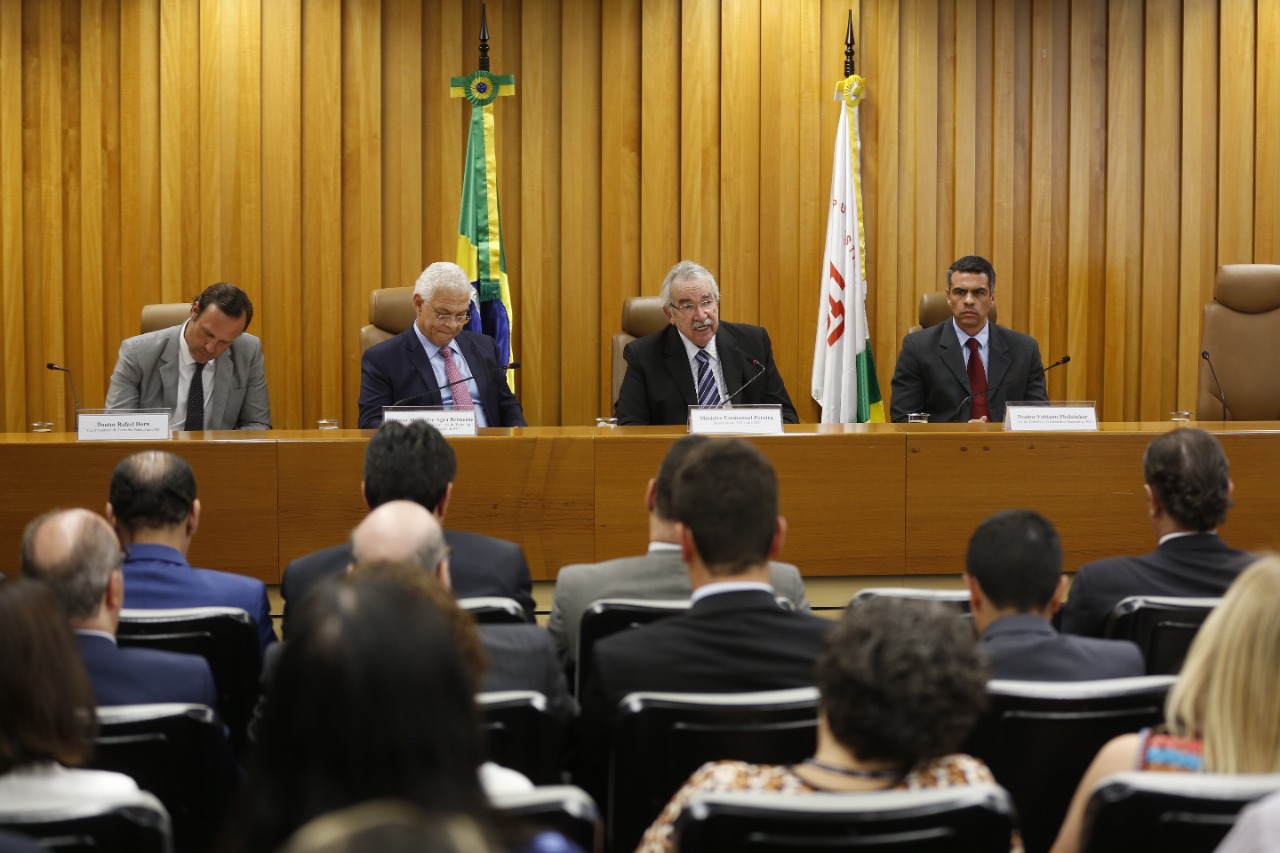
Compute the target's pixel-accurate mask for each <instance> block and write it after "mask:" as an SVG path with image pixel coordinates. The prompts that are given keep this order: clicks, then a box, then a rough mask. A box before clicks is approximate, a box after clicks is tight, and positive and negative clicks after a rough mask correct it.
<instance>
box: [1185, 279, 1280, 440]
mask: <svg viewBox="0 0 1280 853" xmlns="http://www.w3.org/2000/svg"><path fill="white" fill-rule="evenodd" d="M1200 341H1201V344H1202V347H1203V351H1204V352H1207V353H1209V354H1210V357H1211V359H1212V361H1208V360H1205V359H1201V360H1200V362H1199V383H1198V385H1199V391H1198V393H1197V395H1196V418H1197V419H1198V420H1202V421H1211V420H1218V419H1222V420H1233V421H1273V420H1277V419H1280V385H1277V383H1276V382H1275V381H1274V380H1273V379H1271V378H1270V377H1269V374H1268V373H1267V372H1266V371H1265V370H1259V365H1265V364H1272V363H1274V359H1275V357H1276V356H1278V355H1280V266H1277V265H1275V264H1224V265H1223V266H1220V267H1218V275H1217V278H1216V279H1215V280H1214V283H1213V301H1212V302H1210V303H1208V304H1206V305H1205V306H1204V323H1203V326H1202V331H1201V337H1200ZM1211 365H1212V368H1211ZM1214 371H1217V378H1216V379H1215V378H1214ZM1219 382H1221V383H1222V384H1221V388H1219V384H1218V383H1219ZM1220 392H1221V393H1222V394H1223V395H1225V397H1226V400H1225V402H1224V401H1223V400H1222V398H1221V397H1219V393H1220Z"/></svg>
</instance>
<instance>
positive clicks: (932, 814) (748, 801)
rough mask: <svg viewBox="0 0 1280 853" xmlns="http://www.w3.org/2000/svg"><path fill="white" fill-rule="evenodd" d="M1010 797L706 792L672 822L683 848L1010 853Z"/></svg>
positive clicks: (952, 792)
mask: <svg viewBox="0 0 1280 853" xmlns="http://www.w3.org/2000/svg"><path fill="white" fill-rule="evenodd" d="M1013 826H1014V818H1013V802H1012V800H1011V799H1010V798H1009V794H1008V792H1006V791H1005V790H1004V789H1002V788H999V787H997V786H995V785H975V786H971V787H960V788H945V789H940V790H932V791H871V792H867V793H856V794H805V795H799V794H797V795H794V796H781V795H779V794H757V793H751V794H746V793H742V794H705V795H702V796H699V797H697V798H695V799H694V800H693V802H691V803H690V805H689V807H688V808H686V809H685V810H684V812H683V813H682V814H681V816H680V819H679V820H678V821H677V822H676V836H675V837H676V845H677V849H679V850H680V851H681V853H720V851H725V850H732V851H735V853H766V851H768V853H781V851H795V853H809V851H813V850H850V851H853V850H856V851H859V853H880V851H884V853H890V851H902V853H907V851H910V853H1008V851H1009V848H1010V842H1011V840H1012V835H1013Z"/></svg>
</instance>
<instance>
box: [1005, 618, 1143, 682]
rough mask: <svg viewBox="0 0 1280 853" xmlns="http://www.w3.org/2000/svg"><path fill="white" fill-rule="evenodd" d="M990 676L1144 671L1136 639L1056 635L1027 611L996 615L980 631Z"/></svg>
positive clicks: (1043, 677)
mask: <svg viewBox="0 0 1280 853" xmlns="http://www.w3.org/2000/svg"><path fill="white" fill-rule="evenodd" d="M982 649H983V651H985V652H986V653H987V659H988V660H989V661H990V662H991V677H992V678H1013V679H1018V680H1020V681H1090V680H1092V679H1095V678H1133V677H1137V676H1139V675H1146V674H1147V667H1146V662H1145V661H1144V660H1143V658H1142V650H1141V649H1139V648H1138V645H1137V643H1131V642H1129V641H1128V640H1098V639H1094V638H1092V637H1073V636H1070V635H1067V634H1059V633H1058V632H1057V631H1055V630H1054V629H1053V626H1052V625H1051V624H1049V620H1047V619H1043V618H1041V617H1039V616H1036V615H1034V614H1031V613H1017V614H1014V615H1013V616H1006V617H1004V618H1003V619H997V620H996V621H995V622H992V623H991V624H990V625H988V626H987V630H986V631H984V632H983V633H982Z"/></svg>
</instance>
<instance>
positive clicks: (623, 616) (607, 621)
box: [572, 598, 690, 697]
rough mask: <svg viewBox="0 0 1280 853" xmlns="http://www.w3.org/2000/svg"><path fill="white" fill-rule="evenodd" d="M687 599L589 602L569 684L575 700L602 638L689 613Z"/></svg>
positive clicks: (583, 616)
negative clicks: (571, 685) (576, 665)
mask: <svg viewBox="0 0 1280 853" xmlns="http://www.w3.org/2000/svg"><path fill="white" fill-rule="evenodd" d="M689 607H690V602H689V601H688V600H687V599H680V600H677V601H647V600H643V599H638V598H601V599H599V600H598V601H593V602H591V605H590V606H589V607H588V608H587V609H586V611H585V612H583V614H582V621H581V622H579V624H578V671H577V672H576V673H575V677H574V678H573V680H572V683H573V692H574V695H575V696H579V697H580V696H582V695H583V692H582V691H583V689H584V688H585V687H586V683H587V679H588V678H589V677H590V669H591V654H592V651H593V650H594V649H595V645H596V643H598V642H600V641H601V640H603V639H604V638H605V637H608V636H611V635H613V634H616V633H618V632H619V631H626V630H629V629H631V628H639V627H640V626H642V625H648V624H649V623H651V622H656V621H658V620H659V619H665V618H667V617H668V616H676V615H678V614H680V613H685V612H688V610H689Z"/></svg>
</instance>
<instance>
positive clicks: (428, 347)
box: [412, 323, 462, 358]
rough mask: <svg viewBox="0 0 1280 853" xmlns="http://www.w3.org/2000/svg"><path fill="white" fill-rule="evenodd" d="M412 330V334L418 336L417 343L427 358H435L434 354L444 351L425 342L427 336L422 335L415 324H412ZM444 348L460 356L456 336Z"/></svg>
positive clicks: (429, 342) (427, 341)
mask: <svg viewBox="0 0 1280 853" xmlns="http://www.w3.org/2000/svg"><path fill="white" fill-rule="evenodd" d="M412 328H413V333H414V334H415V335H417V336H418V343H420V344H422V349H423V350H425V351H426V353H427V358H435V357H436V353H438V352H440V350H442V349H444V347H438V346H436V345H435V344H433V343H431V341H429V340H427V336H426V335H424V334H422V330H421V329H419V328H418V324H417V323H414V324H413V325H412ZM445 346H447V347H448V348H449V349H451V350H453V354H454V355H462V350H460V349H458V338H457V336H454V339H453V340H451V341H449V343H448V344H446V345H445Z"/></svg>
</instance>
